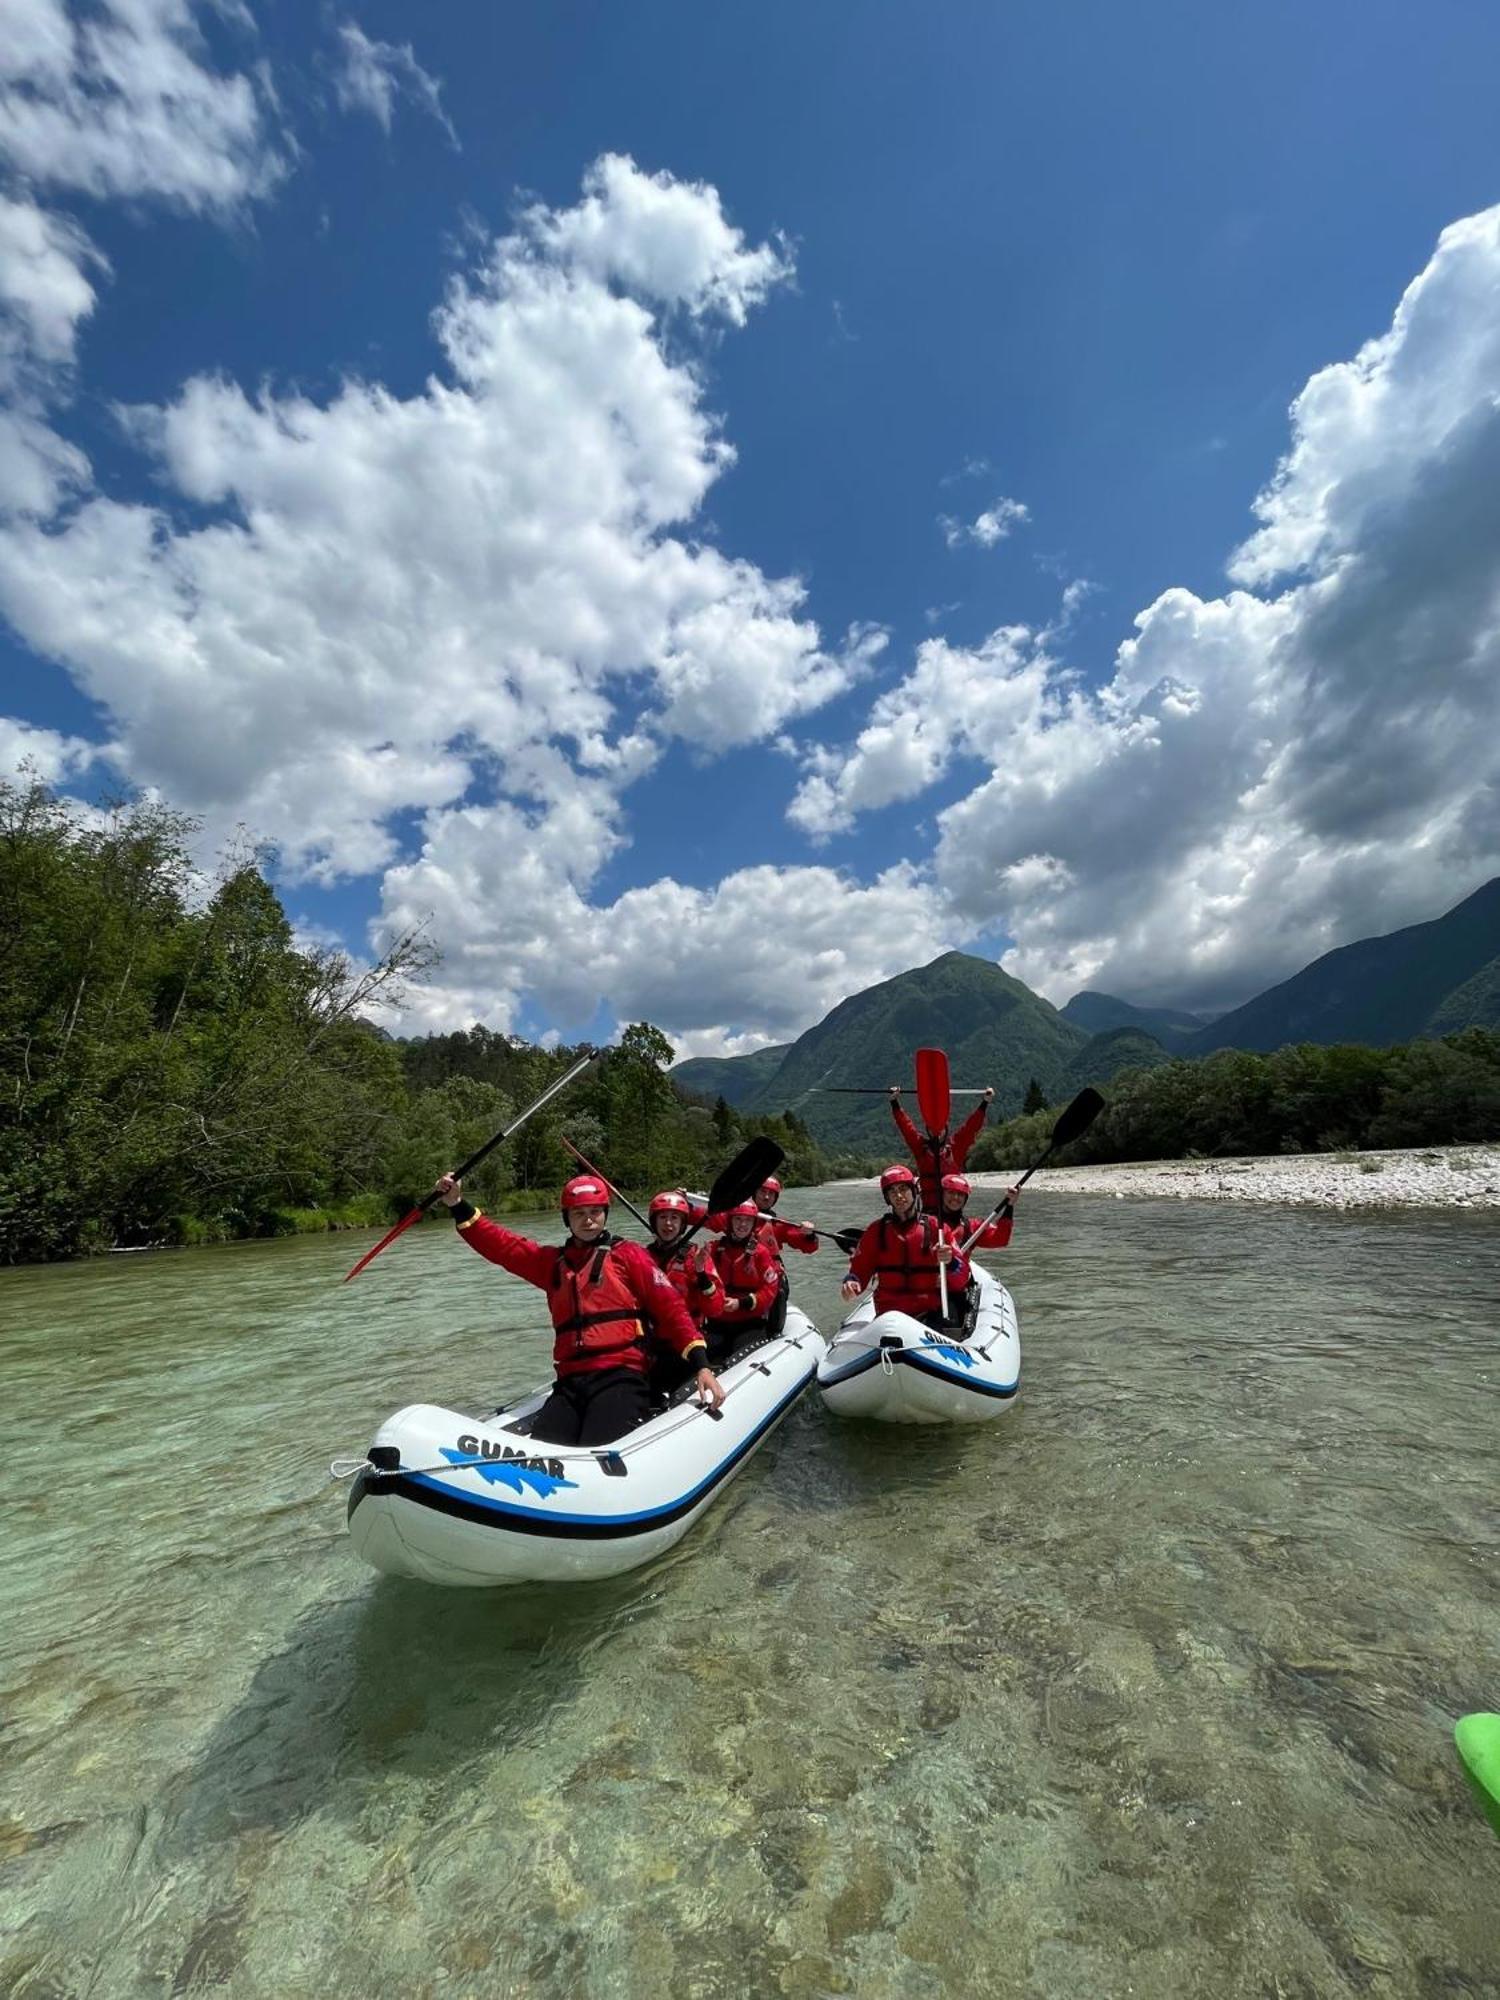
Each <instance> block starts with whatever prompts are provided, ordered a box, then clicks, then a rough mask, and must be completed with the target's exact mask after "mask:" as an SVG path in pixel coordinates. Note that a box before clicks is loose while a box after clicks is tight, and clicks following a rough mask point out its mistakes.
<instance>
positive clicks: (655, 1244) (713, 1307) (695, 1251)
mask: <svg viewBox="0 0 1500 2000" xmlns="http://www.w3.org/2000/svg"><path fill="white" fill-rule="evenodd" d="M696 1219H697V1218H696V1215H695V1212H694V1209H693V1204H692V1203H691V1202H690V1201H689V1200H688V1198H687V1196H686V1195H685V1194H684V1193H683V1191H682V1189H681V1188H664V1189H663V1190H662V1192H661V1193H660V1194H654V1195H652V1197H651V1199H650V1201H649V1202H648V1203H647V1206H646V1227H647V1228H648V1229H649V1230H650V1231H651V1241H650V1242H649V1243H648V1244H647V1245H646V1249H647V1251H648V1253H649V1255H650V1257H651V1261H652V1263H653V1264H655V1265H656V1267H657V1269H658V1270H659V1271H661V1272H663V1273H664V1274H665V1276H666V1278H667V1280H668V1282H669V1283H670V1284H671V1286H672V1289H673V1291H675V1292H676V1294H677V1296H678V1297H679V1298H680V1299H681V1300H682V1303H683V1304H684V1306H686V1307H687V1310H688V1312H689V1313H690V1314H691V1315H692V1317H693V1318H694V1319H695V1320H696V1321H697V1322H698V1325H699V1327H700V1328H702V1327H704V1326H705V1325H706V1324H707V1322H708V1321H709V1320H711V1319H715V1318H717V1316H718V1312H719V1307H720V1305H721V1304H722V1302H723V1296H724V1295H723V1292H722V1289H721V1288H720V1285H719V1274H718V1271H717V1270H716V1269H715V1267H714V1253H713V1251H712V1250H710V1249H709V1247H708V1245H707V1244H706V1243H684V1242H683V1240H682V1238H683V1235H684V1234H685V1232H686V1230H687V1228H688V1226H689V1224H690V1223H692V1222H694V1221H695V1220H696Z"/></svg>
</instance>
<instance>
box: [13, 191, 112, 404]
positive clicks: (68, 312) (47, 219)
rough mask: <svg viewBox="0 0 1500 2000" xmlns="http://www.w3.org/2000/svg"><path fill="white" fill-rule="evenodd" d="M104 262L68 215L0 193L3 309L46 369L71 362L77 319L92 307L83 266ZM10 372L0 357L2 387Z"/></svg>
mask: <svg viewBox="0 0 1500 2000" xmlns="http://www.w3.org/2000/svg"><path fill="white" fill-rule="evenodd" d="M102 263H103V259H102V258H101V257H100V256H99V253H98V252H97V251H96V250H95V249H94V248H93V246H92V245H91V244H90V243H89V240H88V238H87V237H86V236H85V235H84V233H83V231H82V230H81V229H79V228H77V227H76V226H75V225H74V224H73V223H71V222H69V221H68V220H67V219H66V217H64V216H61V215H52V214H49V213H48V212H47V211H46V210H45V209H42V208H38V207H37V205H36V203H35V202H33V201H26V200H12V199H11V198H10V197H9V196H7V195H6V194H4V193H3V192H0V309H4V310H5V311H6V312H8V313H10V314H11V315H13V316H14V319H15V320H16V321H17V322H18V325H19V335H20V340H21V342H22V343H23V344H24V350H25V352H26V353H27V354H28V356H31V357H34V358H35V360H36V361H37V362H38V363H39V364H40V365H42V366H43V367H48V368H54V367H61V366H64V365H65V364H67V363H69V362H71V361H72V359H73V347H74V340H75V337H76V334H77V330H78V323H79V321H80V320H83V319H86V318H87V317H88V315H89V314H90V313H91V312H92V311H93V309H94V288H93V286H92V285H91V284H90V283H89V281H88V279H87V278H86V277H85V276H84V267H85V265H87V264H96V265H102ZM0 355H3V349H0ZM7 372H8V371H6V370H5V368H4V362H3V359H0V387H4V386H6V377H7ZM12 379H13V376H12Z"/></svg>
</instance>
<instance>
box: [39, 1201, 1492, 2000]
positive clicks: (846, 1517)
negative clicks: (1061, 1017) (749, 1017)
mask: <svg viewBox="0 0 1500 2000" xmlns="http://www.w3.org/2000/svg"><path fill="white" fill-rule="evenodd" d="M870 1200H871V1198H870V1196H869V1194H868V1192H867V1191H863V1190H860V1191H856V1190H851V1189H848V1188H843V1189H832V1188H830V1189H827V1190H823V1191H820V1192H818V1193H816V1194H814V1195H811V1196H806V1197H800V1198H799V1197H797V1196H795V1195H792V1196H791V1197H790V1198H789V1199H787V1200H784V1203H783V1209H784V1212H786V1213H788V1214H790V1215H792V1216H800V1215H803V1214H811V1215H813V1216H814V1217H815V1218H817V1219H818V1220H819V1221H822V1222H826V1223H830V1224H833V1223H842V1222H847V1221H849V1220H859V1219H863V1214H864V1212H865V1211H867V1210H868V1209H869V1207H870ZM540 1227H542V1228H544V1229H545V1230H547V1231H548V1233H550V1232H551V1229H552V1224H551V1222H550V1220H549V1221H547V1222H545V1223H542V1224H541V1225H540ZM368 1240H369V1239H367V1238H364V1237H360V1236H341V1237H330V1238H301V1239H297V1240H293V1241H288V1242H275V1243H265V1244H248V1245H243V1246H239V1247H233V1248H224V1249H216V1250H209V1251H198V1252H185V1253H180V1254H175V1255H173V1254H162V1255H141V1256H128V1257H113V1258H107V1259H103V1260H100V1261H98V1262H95V1263H92V1264H87V1265H72V1266H65V1267H52V1268H45V1269H33V1270H25V1271H9V1272H5V1273H0V1325H3V1332H0V1361H3V1378H4V1382H5V1385H6V1402H7V1419H8V1421H7V1424H6V1437H7V1443H6V1447H5V1456H4V1472H3V1490H4V1499H5V1521H6V1528H7V1532H6V1534H5V1536H4V1540H3V1544H0V1579H3V1588H4V1596H3V1604H4V1614H5V1615H4V1623H3V1628H0V1703H3V1716H4V1724H5V1729H4V1736H3V1739H0V1749H3V1757H4V1762H3V1766H0V1918H3V1933H0V1994H4V1995H6V1996H13V2000H64V1996H80V2000H81V1996H84V1995H90V1996H97V2000H134V1996H143V1997H144V1996H176V1995H189V1994H198V1993H202V1992H211V1993H214V1994H218V1995H227V1996H229V2000H243V1997H247V1996H255V1997H256V2000H259V1996H275V2000H301V1996H304V1995H305V1996H308V2000H312V1996H317V2000H341V1996H356V1995H357V1996H364V1995H370V1994H375V1993H384V1992H390V1993H392V1994H398V1995H400V1996H401V2000H421V1997H422V1996H432V2000H457V1996H461V1995H474V1996H525V2000H554V1997H555V2000H565V1996H566V2000H574V1996H579V1995H586V1996H589V2000H594V1996H622V2000H636V1996H642V2000H645V1996H652V2000H655V1996H672V2000H677V1996H682V2000H712V1997H713V1996H720V1995H723V1996H740V1995H755V1996H759V1995H790V1996H800V2000H819V1996H823V1995H829V1994H851V1995H856V1996H858V1997H859V2000H897V1996H900V2000H912V1996H947V1995H959V1994H962V1995H971V1994H979V1995H985V1996H997V1995H998V1996H1010V1995H1017V1996H1020V1995H1026V1996H1039V2000H1052V1996H1057V2000H1062V1996H1068V2000H1079V1997H1080V1996H1081V1997H1082V2000H1113V1997H1114V1996H1125V1995H1132V1994H1134V1995H1140V1996H1142V2000H1178V1996H1182V2000H1188V1996H1192V2000H1203V1996H1213V2000H1237V1996H1241V1995H1243V1996H1247V2000H1249V1996H1254V2000H1323V1996H1329V1995H1343V1994H1350V1995H1355V1994H1358V1995H1375V1996H1405V1995H1429V1994H1430V1995H1439V1994H1441V1995H1453V1994H1474V1995H1487V1996H1494V1995H1495V1994H1496V1993H1500V1845H1497V1843H1496V1841H1495V1839H1494V1836H1493V1835H1492V1833H1491V1832H1490V1831H1489V1829H1488V1828H1487V1827H1486V1826H1485V1824H1484V1822H1483V1821H1482V1819H1481V1818H1480V1817H1479V1815H1478V1813H1477V1812H1476V1811H1475V1810H1474V1809H1473V1807H1472V1805H1471V1803H1470V1801H1469V1799H1468V1796H1467V1793H1466V1792H1465V1790H1464V1787H1463V1782H1462V1776H1461V1773H1460V1771H1459V1768H1458V1766H1457V1764H1456V1762H1455V1759H1454V1756H1453V1752H1452V1747H1451V1729H1452V1723H1453V1720H1454V1718H1455V1717H1456V1716H1458V1715H1460V1714H1462V1713H1463V1712H1464V1711H1466V1710H1469V1709H1475V1708H1500V1562H1497V1518H1496V1497H1497V1493H1500V1422H1497V1418H1496V1406H1497V1399H1496V1386H1497V1382H1500V1331H1497V1328H1500V1233H1497V1231H1496V1228H1495V1225H1494V1222H1493V1220H1487V1219H1485V1218H1483V1217H1479V1216H1470V1215H1455V1214H1436V1213H1434V1214H1427V1215H1387V1216H1376V1217H1369V1218H1354V1217H1349V1216H1338V1215H1328V1214H1323V1213H1320V1212H1317V1211H1311V1210H1299V1211H1289V1210H1281V1209H1277V1208H1274V1207H1270V1206H1264V1207H1262V1206H1253V1205H1246V1206H1243V1207H1235V1208H1223V1207H1213V1208H1210V1207H1207V1206H1201V1207H1200V1206H1197V1205H1194V1204H1191V1203H1178V1202H1167V1201H1139V1202H1130V1203H1119V1202H1113V1201H1101V1200H1095V1199H1090V1198H1087V1197H1068V1196H1063V1195H1050V1196H1048V1195H1042V1196H1039V1197H1037V1198H1035V1199H1031V1200H1028V1201H1027V1202H1025V1203H1024V1204H1023V1207H1022V1212H1021V1217H1020V1220H1019V1222H1018V1224H1017V1229H1016V1237H1015V1242H1014V1244H1013V1246H1012V1248H1011V1249H1010V1250H1009V1251H1008V1252H1006V1253H1003V1254H1002V1255H1000V1256H998V1257H997V1258H995V1259H994V1260H993V1261H994V1267H995V1268H998V1269H999V1270H1000V1271H1001V1273H1002V1275H1003V1276H1004V1277H1005V1278H1006V1280H1007V1282H1008V1283H1009V1284H1010V1285H1011V1286H1012V1289H1013V1290H1014V1292H1015V1295H1016V1299H1017V1303H1018V1306H1019V1309H1020V1315H1021V1326H1022V1339H1023V1346H1024V1349H1025V1364H1024V1373H1023V1381H1022V1395H1021V1400H1020V1402H1019V1405H1018V1406H1017V1407H1016V1408H1015V1409H1014V1410H1012V1411H1011V1412H1010V1413H1009V1414H1008V1415H1007V1416H1006V1417H1004V1418H1003V1419H1002V1420H1001V1421H1000V1422H998V1423H997V1424H995V1425H993V1426H988V1427H981V1428H979V1429H978V1430H976V1431H974V1432H972V1433H970V1434H968V1435H962V1434H958V1433H936V1432H933V1433H917V1432H904V1431H899V1430H895V1429H880V1428H878V1427H868V1428H858V1427H854V1426H841V1425H839V1424H837V1423H836V1422H835V1421H834V1420H832V1419H831V1418H829V1417H828V1416H827V1415H826V1414H825V1413H824V1412H823V1410H822V1409H821V1407H820V1406H819V1404H818V1401H817V1398H816V1394H815V1393H814V1394H813V1395H810V1396H809V1397H807V1398H806V1399H804V1401H803V1402H802V1403H801V1404H800V1405H799V1406H798V1407H797V1408H796V1409H795V1410H794V1411H793V1412H792V1414H791V1416H790V1417H789V1419H788V1420H787V1422H786V1424H785V1425H784V1427H783V1428H782V1430H781V1431H780V1432H779V1433H778V1434H777V1435H776V1437H775V1438H773V1440H772V1441H771V1443H770V1444H769V1445H768V1446H767V1447H766V1449H765V1450H763V1451H762V1452H761V1454H760V1455H759V1457H758V1458H756V1459H755V1460H754V1461H753V1462H752V1464H751V1465H750V1467H749V1468H748V1469H747V1470H746V1471H745V1473H744V1474H743V1475H742V1476H741V1477H740V1479H739V1480H738V1481H737V1482H736V1483H735V1484H734V1485H733V1486H732V1487H731V1488H730V1489H729V1491H728V1494H727V1495H726V1496H725V1498H724V1499H723V1500H722V1501H721V1502H720V1503H719V1504H718V1505H717V1506H716V1507H715V1508H714V1509H713V1511H712V1512H711V1513H710V1514H709V1515H708V1516H707V1517H706V1519H705V1520H704V1521H703V1522H702V1523H701V1524H700V1525H699V1526H698V1527H697V1528H696V1529H695V1530H694V1531H693V1532H692V1533H691V1534H690V1535H689V1536H688V1537H687V1539H686V1540H685V1541H684V1542H683V1543H682V1544H681V1545H680V1546H679V1547H678V1549H677V1550H675V1551H674V1552H673V1554H672V1555H671V1556H670V1557H668V1558H667V1559H666V1560H665V1561H663V1562H662V1563H660V1564H658V1565H657V1566H656V1567H655V1568H653V1569H650V1570H648V1571H645V1572H642V1573H640V1574H637V1575H635V1576H631V1577H625V1578H622V1579H618V1580H616V1581H615V1582H613V1583H611V1584H608V1585H602V1586H575V1587H572V1588H562V1589H554V1590H546V1589H528V1590H525V1591H515V1592H505V1591H494V1592H446V1591H438V1590H433V1589H428V1588H425V1587H423V1586H419V1585H416V1584H407V1583H401V1582H397V1581H394V1580H390V1579H380V1578H377V1577H376V1576H375V1575H374V1574H373V1573H371V1572H369V1571H366V1570H365V1569H363V1568H362V1566H361V1565H360V1564H359V1563H358V1562H357V1561H356V1560H355V1559H354V1557H353V1556H352V1554H351V1552H350V1550H349V1547H348V1544H347V1541H346V1539H345V1536H344V1528H343V1520H344V1499H345V1493H344V1489H343V1488H342V1487H339V1486H337V1485H333V1484H330V1483H328V1481H327V1478H326V1468H327V1462H328V1460H329V1459H331V1458H332V1457H334V1456H335V1455H336V1454H341V1453H348V1452H350V1451H351V1450H352V1451H353V1452H355V1453H356V1454H357V1453H358V1452H359V1451H361V1450H362V1449H363V1447H364V1445H365V1444H366V1443H367V1442H368V1439H369V1437H370V1434H371V1432H372V1431H373V1429H374V1427H375V1425H376V1424H377V1423H378V1422H379V1420H380V1419H381V1418H382V1417H383V1416H384V1415H386V1414H387V1413H388V1412H389V1411H390V1410H392V1409H394V1408H396V1407H398V1406H399V1405H401V1404H403V1403H407V1402H411V1401H418V1400H423V1401H426V1400H431V1401H436V1402H446V1403H451V1404H453V1405H454V1406H455V1407H459V1408H465V1407H467V1408H471V1409H477V1408H479V1407H481V1406H482V1405H483V1404H484V1403H485V1401H486V1399H489V1401H490V1402H491V1404H492V1403H493V1401H494V1400H497V1399H498V1397H499V1396H501V1395H506V1394H511V1393H514V1392H517V1391H519V1390H521V1389H523V1388H525V1387H527V1386H528V1385H529V1384H530V1383H532V1382H534V1381H536V1380H538V1379H540V1378H541V1377H542V1376H543V1375H544V1374H545V1373H546V1372H547V1371H546V1351H547V1343H546V1341H545V1340H544V1338H543V1336H542V1335H541V1333H540V1332H538V1331H537V1330H536V1313H535V1303H536V1301H535V1295H534V1294H530V1293H528V1292H527V1291H526V1289H525V1288H524V1287H522V1286H519V1285H517V1284H514V1283H513V1282H512V1281H510V1280H506V1279H504V1278H502V1277H501V1276H500V1275H499V1274H498V1273H496V1272H495V1271H494V1270H493V1269H492V1268H491V1267H489V1266H487V1265H484V1264H483V1263H481V1261H480V1260H479V1259H478V1258H474V1257H472V1256H470V1255H469V1254H468V1253H467V1252H466V1251H465V1250H464V1249H463V1248H462V1246H461V1245H460V1244H458V1243H456V1242H455V1241H454V1240H453V1236H452V1232H451V1231H450V1230H448V1229H447V1228H446V1227H432V1228H429V1229H427V1230H424V1231H421V1232H414V1233H413V1234H412V1235H411V1236H408V1237H407V1238H405V1239H403V1240H402V1241H401V1242H400V1243H399V1244H398V1245H397V1246H396V1247H395V1248H394V1249H392V1250H390V1251H388V1252H387V1253H386V1255H385V1256H384V1257H382V1258H381V1259H379V1260H378V1261H377V1263H375V1264H374V1265H372V1266H371V1268H370V1269H369V1270H368V1271H367V1272H366V1273H365V1275H364V1276H363V1277H361V1278H360V1279H359V1280H358V1282H357V1283H356V1284H354V1285H350V1286H347V1287H341V1286H340V1285H339V1282H338V1280H339V1278H340V1277H341V1275H342V1273H343V1271H344V1270H345V1269H346V1268H347V1266H348V1265H349V1264H350V1263H351V1262H352V1261H353V1259H354V1257H355V1256H356V1255H357V1254H358V1252H359V1250H360V1249H361V1248H362V1247H364V1246H365V1244H366V1243H367V1242H368ZM790 1261H791V1263H792V1266H793V1277H794V1290H795V1295H796V1296H797V1297H798V1298H799V1300H800V1301H801V1302H802V1303H803V1304H805V1305H806V1306H807V1308H808V1310H809V1311H810V1312H811V1313H812V1315H813V1317H814V1319H815V1320H817V1321H818V1322H819V1324H820V1325H822V1326H823V1327H824V1329H825V1330H828V1329H829V1328H831V1326H832V1325H833V1324H834V1322H835V1321H836V1318H837V1306H836V1302H835V1288H836V1283H837V1279H838V1277H839V1275H840V1274H841V1270H842V1260H841V1259H839V1257H838V1255H837V1252H836V1251H834V1250H833V1249H832V1246H825V1249H824V1252H823V1254H821V1255H820V1256H818V1257H816V1258H811V1259H803V1258H797V1257H793V1258H792V1259H791V1260H790Z"/></svg>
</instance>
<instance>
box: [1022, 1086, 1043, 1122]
mask: <svg viewBox="0 0 1500 2000" xmlns="http://www.w3.org/2000/svg"><path fill="white" fill-rule="evenodd" d="M1046 1109H1047V1093H1046V1091H1045V1090H1043V1089H1042V1086H1041V1085H1040V1084H1039V1083H1038V1082H1037V1080H1036V1078H1035V1077H1033V1078H1032V1079H1031V1081H1030V1083H1028V1084H1027V1086H1026V1097H1025V1101H1024V1102H1023V1104H1022V1106H1021V1116H1022V1117H1023V1118H1029V1117H1030V1116H1031V1114H1032V1113H1033V1112H1034V1111H1045V1110H1046Z"/></svg>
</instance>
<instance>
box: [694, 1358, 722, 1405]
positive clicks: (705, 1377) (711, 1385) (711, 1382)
mask: <svg viewBox="0 0 1500 2000" xmlns="http://www.w3.org/2000/svg"><path fill="white" fill-rule="evenodd" d="M697 1388H698V1394H699V1395H700V1396H701V1397H702V1398H703V1407H704V1409H705V1410H717V1409H718V1408H719V1406H720V1405H721V1404H722V1403H723V1401H724V1384H723V1383H722V1382H721V1381H720V1380H719V1378H718V1376H717V1375H715V1373H714V1371H713V1370H712V1368H700V1369H699V1370H698V1380H697Z"/></svg>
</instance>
